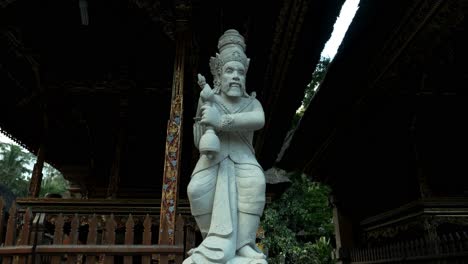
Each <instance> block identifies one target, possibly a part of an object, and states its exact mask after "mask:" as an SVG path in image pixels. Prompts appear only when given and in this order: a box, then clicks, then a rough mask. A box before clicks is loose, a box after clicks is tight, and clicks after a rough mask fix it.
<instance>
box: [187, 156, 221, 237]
mask: <svg viewBox="0 0 468 264" xmlns="http://www.w3.org/2000/svg"><path fill="white" fill-rule="evenodd" d="M218 167H219V166H218V165H217V166H213V167H210V168H208V169H206V170H202V171H199V172H197V173H196V174H194V175H193V176H192V178H191V179H190V183H189V185H188V187H187V195H188V198H189V200H190V208H191V211H192V215H193V216H194V217H195V221H196V222H197V225H198V228H199V229H200V232H201V233H202V236H203V238H205V237H206V235H207V233H208V231H209V230H210V223H211V212H212V210H213V199H214V193H215V186H216V175H217V173H218Z"/></svg>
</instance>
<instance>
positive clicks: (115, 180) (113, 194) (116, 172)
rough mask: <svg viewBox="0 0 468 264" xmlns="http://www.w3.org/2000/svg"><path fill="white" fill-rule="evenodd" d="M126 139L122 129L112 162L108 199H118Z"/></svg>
mask: <svg viewBox="0 0 468 264" xmlns="http://www.w3.org/2000/svg"><path fill="white" fill-rule="evenodd" d="M124 137H125V132H124V128H122V127H121V128H120V131H119V135H118V137H117V141H116V144H115V153H114V161H113V162H112V168H111V172H110V176H109V184H108V185H107V194H106V197H107V198H108V199H115V198H117V192H118V190H119V182H120V160H121V159H122V148H123V144H124Z"/></svg>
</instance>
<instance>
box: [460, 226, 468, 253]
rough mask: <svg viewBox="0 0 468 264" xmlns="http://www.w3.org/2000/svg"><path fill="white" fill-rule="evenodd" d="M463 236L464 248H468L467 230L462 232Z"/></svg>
mask: <svg viewBox="0 0 468 264" xmlns="http://www.w3.org/2000/svg"><path fill="white" fill-rule="evenodd" d="M461 237H462V238H461V239H462V240H463V241H462V245H463V250H468V234H467V233H466V232H465V231H463V232H462V233H461Z"/></svg>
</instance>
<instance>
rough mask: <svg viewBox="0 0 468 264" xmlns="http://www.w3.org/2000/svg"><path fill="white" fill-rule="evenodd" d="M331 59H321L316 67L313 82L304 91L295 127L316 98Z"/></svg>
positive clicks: (296, 115) (295, 119)
mask: <svg viewBox="0 0 468 264" xmlns="http://www.w3.org/2000/svg"><path fill="white" fill-rule="evenodd" d="M330 62H331V59H330V58H329V57H321V58H320V61H319V62H318V64H317V67H315V71H314V73H312V80H311V81H310V83H309V84H308V85H307V87H306V88H305V90H304V99H302V104H301V107H300V108H299V110H298V111H297V112H296V114H295V115H294V118H293V121H292V122H293V127H295V126H296V125H297V123H298V122H299V119H301V117H302V116H303V115H304V112H305V110H306V109H307V107H309V105H310V102H311V101H312V98H314V95H315V93H316V92H317V88H318V86H319V85H320V83H321V82H322V80H323V79H324V78H325V75H326V73H327V69H328V65H330Z"/></svg>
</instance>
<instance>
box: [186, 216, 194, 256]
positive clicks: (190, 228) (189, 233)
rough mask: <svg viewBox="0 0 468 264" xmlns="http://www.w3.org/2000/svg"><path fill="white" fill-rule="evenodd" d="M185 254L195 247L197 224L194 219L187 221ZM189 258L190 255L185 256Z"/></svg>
mask: <svg viewBox="0 0 468 264" xmlns="http://www.w3.org/2000/svg"><path fill="white" fill-rule="evenodd" d="M185 229H186V230H185V254H187V252H188V251H189V250H190V249H192V248H194V247H195V222H194V221H193V219H192V218H187V219H185ZM185 258H188V255H185Z"/></svg>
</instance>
